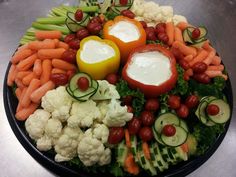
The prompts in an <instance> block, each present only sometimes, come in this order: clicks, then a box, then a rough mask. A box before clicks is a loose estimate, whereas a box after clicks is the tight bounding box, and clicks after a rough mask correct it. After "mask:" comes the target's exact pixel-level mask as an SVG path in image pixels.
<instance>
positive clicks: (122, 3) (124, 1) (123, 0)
mask: <svg viewBox="0 0 236 177" xmlns="http://www.w3.org/2000/svg"><path fill="white" fill-rule="evenodd" d="M120 4H121V5H123V6H124V5H126V4H128V0H120Z"/></svg>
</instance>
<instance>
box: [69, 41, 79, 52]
mask: <svg viewBox="0 0 236 177" xmlns="http://www.w3.org/2000/svg"><path fill="white" fill-rule="evenodd" d="M68 45H69V46H70V48H72V49H75V50H78V49H79V48H80V40H79V39H78V38H75V39H72V40H71V41H70V42H69V43H68Z"/></svg>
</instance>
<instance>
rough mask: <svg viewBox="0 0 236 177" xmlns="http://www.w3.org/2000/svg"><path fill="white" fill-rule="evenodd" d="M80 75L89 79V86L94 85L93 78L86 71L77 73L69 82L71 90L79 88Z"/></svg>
mask: <svg viewBox="0 0 236 177" xmlns="http://www.w3.org/2000/svg"><path fill="white" fill-rule="evenodd" d="M80 77H86V78H87V79H88V81H89V87H91V86H92V78H91V77H90V76H89V75H88V74H86V73H77V74H75V75H74V76H73V77H72V78H71V80H70V83H69V87H70V90H71V91H72V92H73V91H75V90H77V89H78V85H77V81H78V79H79V78H80Z"/></svg>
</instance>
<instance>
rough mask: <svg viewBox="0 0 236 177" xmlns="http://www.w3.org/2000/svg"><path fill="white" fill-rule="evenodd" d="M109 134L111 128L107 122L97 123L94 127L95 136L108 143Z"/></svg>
mask: <svg viewBox="0 0 236 177" xmlns="http://www.w3.org/2000/svg"><path fill="white" fill-rule="evenodd" d="M108 135H109V129H108V127H107V126H106V125H105V124H95V125H94V128H93V137H94V138H97V139H98V140H100V141H102V143H106V142H107V139H108Z"/></svg>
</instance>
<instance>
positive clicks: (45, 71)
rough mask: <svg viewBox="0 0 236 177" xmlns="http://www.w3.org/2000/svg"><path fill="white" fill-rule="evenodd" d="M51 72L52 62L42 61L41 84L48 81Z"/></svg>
mask: <svg viewBox="0 0 236 177" xmlns="http://www.w3.org/2000/svg"><path fill="white" fill-rule="evenodd" d="M51 72H52V62H51V60H43V63H42V74H41V77H40V81H41V84H45V83H46V82H48V81H49V80H50V76H51Z"/></svg>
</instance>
